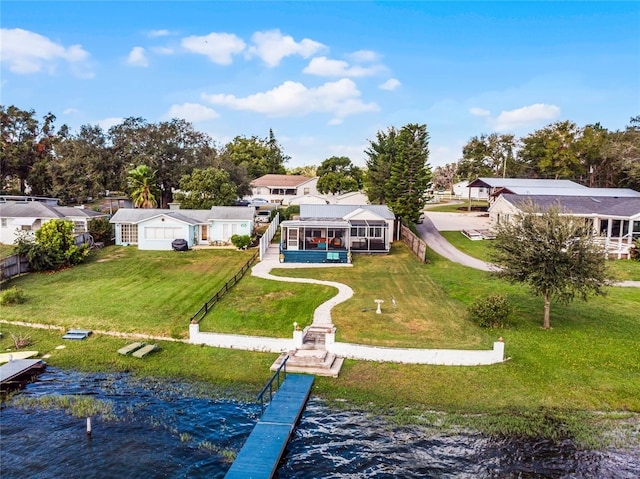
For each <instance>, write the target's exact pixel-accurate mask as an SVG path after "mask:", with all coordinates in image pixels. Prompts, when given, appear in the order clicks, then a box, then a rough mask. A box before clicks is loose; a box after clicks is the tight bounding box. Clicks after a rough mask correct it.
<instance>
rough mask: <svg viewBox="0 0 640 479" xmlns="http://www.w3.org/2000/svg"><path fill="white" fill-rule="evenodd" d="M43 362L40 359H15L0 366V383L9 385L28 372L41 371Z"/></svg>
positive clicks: (28, 373) (3, 385) (43, 365)
mask: <svg viewBox="0 0 640 479" xmlns="http://www.w3.org/2000/svg"><path fill="white" fill-rule="evenodd" d="M44 368H45V363H44V361H42V360H41V359H16V360H15V361H9V362H8V363H6V364H3V365H2V366H0V385H1V386H2V387H6V386H9V385H10V384H11V383H13V382H16V381H20V380H21V379H23V378H24V377H26V376H28V375H30V374H36V373H38V372H41V371H43V370H44Z"/></svg>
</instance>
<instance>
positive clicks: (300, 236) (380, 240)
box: [280, 219, 389, 262]
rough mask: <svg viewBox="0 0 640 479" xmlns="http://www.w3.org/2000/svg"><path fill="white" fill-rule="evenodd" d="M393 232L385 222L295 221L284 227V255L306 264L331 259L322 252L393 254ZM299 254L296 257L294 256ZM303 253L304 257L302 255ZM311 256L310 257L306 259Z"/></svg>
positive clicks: (282, 237)
mask: <svg viewBox="0 0 640 479" xmlns="http://www.w3.org/2000/svg"><path fill="white" fill-rule="evenodd" d="M388 244H389V230H388V225H387V223H386V222H385V221H384V220H350V221H346V220H341V219H336V220H334V221H326V220H315V221H311V220H291V221H283V222H282V224H281V241H280V253H281V254H283V255H284V260H285V261H288V260H291V261H293V260H294V258H295V260H296V261H300V260H304V261H308V262H315V261H314V258H315V259H318V258H324V259H326V258H327V257H326V256H324V255H320V254H319V253H318V252H322V253H324V252H332V251H333V252H344V254H342V255H340V258H341V259H344V260H345V261H346V258H347V253H348V252H351V251H353V252H359V253H368V252H378V253H386V252H388V250H389V247H388ZM294 252H295V253H294ZM301 253H302V255H301ZM304 253H307V256H305V255H304Z"/></svg>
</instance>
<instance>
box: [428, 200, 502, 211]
mask: <svg viewBox="0 0 640 479" xmlns="http://www.w3.org/2000/svg"><path fill="white" fill-rule="evenodd" d="M468 206H469V201H468V200H460V201H452V202H450V203H443V204H442V205H439V206H431V205H429V208H428V209H429V211H439V212H444V213H466V212H467V207H468ZM471 206H472V207H478V206H480V207H483V208H488V207H489V204H488V203H487V202H486V201H471Z"/></svg>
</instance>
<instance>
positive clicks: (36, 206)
mask: <svg viewBox="0 0 640 479" xmlns="http://www.w3.org/2000/svg"><path fill="white" fill-rule="evenodd" d="M107 216H108V215H107V214H104V213H98V212H97V211H93V210H90V209H84V208H77V207H74V206H56V205H53V204H52V203H51V202H49V201H5V202H0V243H2V244H14V243H15V240H16V238H17V237H18V232H19V231H31V232H35V231H37V230H38V229H40V227H41V226H42V225H43V224H45V223H47V222H48V221H51V220H56V219H63V220H67V221H71V222H73V231H74V233H77V234H80V233H85V232H87V231H88V230H89V222H90V221H91V220H93V219H96V218H105V217H107Z"/></svg>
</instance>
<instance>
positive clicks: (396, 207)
mask: <svg viewBox="0 0 640 479" xmlns="http://www.w3.org/2000/svg"><path fill="white" fill-rule="evenodd" d="M397 145H398V146H397V156H396V159H395V161H394V162H393V164H392V165H391V177H390V178H389V181H388V182H387V187H388V192H387V194H386V198H387V203H388V204H389V207H390V208H391V210H392V211H393V213H394V214H395V215H396V216H398V217H400V218H402V220H403V221H405V222H413V223H418V222H420V216H421V215H422V210H423V208H424V205H425V204H426V197H425V192H426V190H427V188H428V186H429V183H430V182H431V168H430V167H429V165H428V163H427V161H428V159H429V134H428V133H427V125H418V124H415V123H410V124H408V125H405V126H403V127H402V129H401V130H400V134H399V135H398V138H397Z"/></svg>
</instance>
